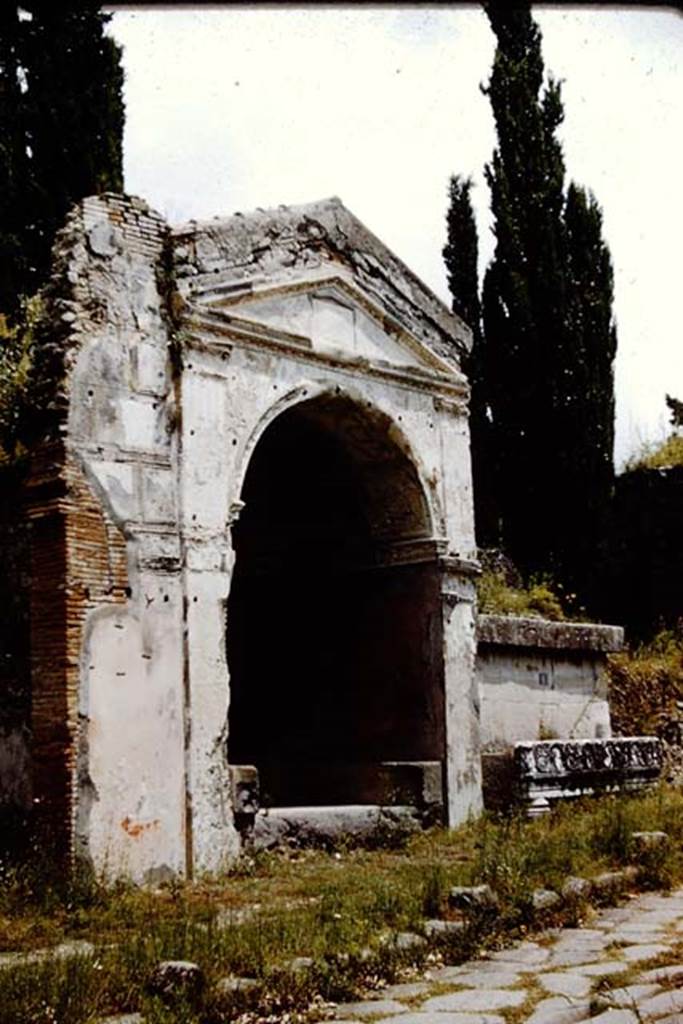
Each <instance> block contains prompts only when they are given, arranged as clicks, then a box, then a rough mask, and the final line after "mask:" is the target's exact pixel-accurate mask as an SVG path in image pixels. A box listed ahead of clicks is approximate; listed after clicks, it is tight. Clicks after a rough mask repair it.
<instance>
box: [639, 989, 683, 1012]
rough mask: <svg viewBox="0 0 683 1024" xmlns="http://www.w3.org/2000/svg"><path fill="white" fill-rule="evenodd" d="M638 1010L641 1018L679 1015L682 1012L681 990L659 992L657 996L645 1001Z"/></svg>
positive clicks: (682, 990)
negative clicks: (647, 1015) (671, 1014)
mask: <svg viewBox="0 0 683 1024" xmlns="http://www.w3.org/2000/svg"><path fill="white" fill-rule="evenodd" d="M638 1009H639V1010H640V1012H641V1013H642V1014H643V1016H645V1014H650V1015H657V1014H664V1013H681V1012H683V989H680V988H678V989H671V990H670V991H669V992H660V993H659V995H656V996H651V997H650V998H649V999H646V1000H645V1001H644V1002H643V1004H642V1005H641V1006H639V1007H638Z"/></svg>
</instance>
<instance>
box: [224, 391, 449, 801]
mask: <svg viewBox="0 0 683 1024" xmlns="http://www.w3.org/2000/svg"><path fill="white" fill-rule="evenodd" d="M311 390H312V389H308V388H302V389H300V391H299V393H298V398H299V400H298V401H294V402H291V401H290V402H288V403H287V404H286V406H285V408H284V409H282V411H280V412H279V413H278V414H277V415H275V416H273V417H270V418H269V421H268V423H267V424H266V425H265V426H264V427H263V429H262V430H260V432H259V434H258V438H257V439H256V441H255V443H254V444H252V445H250V446H249V448H250V457H249V460H248V463H247V466H246V471H245V473H244V477H243V480H242V487H241V500H242V501H243V503H244V506H243V509H242V512H241V515H240V517H239V519H238V521H237V522H236V523H234V524H233V526H232V534H233V546H234V550H235V556H236V558H235V567H234V573H233V579H232V585H231V590H230V596H229V599H228V615H227V654H228V663H229V670H230V690H231V707H230V720H229V735H228V757H229V760H230V762H231V763H232V764H255V765H256V767H257V768H258V769H259V773H260V776H261V781H262V792H263V795H264V797H265V800H266V802H269V803H272V804H276V805H283V804H289V805H292V804H321V803H358V802H375V801H376V800H378V799H380V796H381V794H379V793H378V786H379V782H378V780H379V778H380V777H381V776H382V765H383V764H385V763H387V762H395V761H401V762H403V761H408V762H415V761H425V760H428V761H439V762H441V761H442V760H443V757H444V751H443V747H444V738H443V652H442V636H441V603H440V572H439V564H438V557H437V545H436V544H435V543H434V541H433V538H432V528H433V519H432V511H431V508H430V504H429V501H428V498H427V493H426V490H425V488H424V486H423V484H422V481H421V479H420V475H419V473H418V470H417V468H416V465H415V461H414V460H413V458H412V455H411V452H410V448H409V445H408V442H407V440H406V438H405V436H404V435H403V434H402V432H401V431H400V430H398V429H397V428H396V425H395V424H394V422H393V421H392V420H391V419H390V418H389V417H388V416H387V415H386V414H384V413H383V412H381V411H380V410H378V409H377V408H376V407H374V406H373V405H371V404H370V403H368V402H366V401H364V400H359V399H358V396H355V395H350V394H349V393H348V392H346V391H344V390H342V389H329V388H327V389H324V390H320V391H318V393H317V394H313V395H312V396H311V394H310V391H311ZM304 392H308V394H305V393H304Z"/></svg>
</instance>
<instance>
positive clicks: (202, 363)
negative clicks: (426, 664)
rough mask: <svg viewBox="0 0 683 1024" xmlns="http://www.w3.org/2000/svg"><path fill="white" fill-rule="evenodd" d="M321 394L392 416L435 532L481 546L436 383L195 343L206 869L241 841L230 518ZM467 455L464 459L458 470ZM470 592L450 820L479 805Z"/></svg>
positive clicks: (192, 488) (458, 675)
mask: <svg viewBox="0 0 683 1024" xmlns="http://www.w3.org/2000/svg"><path fill="white" fill-rule="evenodd" d="M337 389H339V392H337ZM325 392H332V393H341V394H345V395H348V396H350V397H351V398H353V399H354V400H355V401H356V402H358V403H360V404H361V405H362V404H368V405H370V406H371V407H372V408H374V409H376V410H379V411H380V412H382V413H384V414H385V415H386V416H388V417H389V418H390V419H391V421H392V422H393V424H394V428H395V431H394V432H395V440H396V441H397V442H398V443H399V444H400V445H402V446H403V447H407V449H408V450H409V454H410V457H411V458H412V460H413V461H414V464H415V466H416V468H417V471H418V474H419V477H420V479H421V480H422V482H423V485H424V487H425V492H426V496H427V500H428V504H429V507H430V513H431V517H432V521H433V535H434V536H435V537H437V538H440V539H443V538H444V537H445V538H446V539H447V541H448V545H447V546H448V547H449V549H450V550H451V551H457V552H459V553H461V554H463V553H465V552H466V553H468V554H470V555H471V554H472V552H473V547H474V535H473V524H472V510H471V484H470V477H469V450H468V437H467V424H466V417H465V412H464V409H460V410H459V411H456V409H455V407H454V406H453V405H452V404H450V405H448V406H442V405H440V403H439V402H438V401H436V402H435V399H434V396H433V394H432V393H431V391H430V390H429V389H428V388H425V387H421V386H420V385H419V384H418V385H417V386H416V387H414V388H410V387H406V386H401V385H399V384H396V383H393V382H390V381H388V380H381V379H377V378H373V377H370V376H369V375H366V374H364V373H362V372H361V373H360V374H359V372H358V369H357V367H354V366H349V367H348V368H346V369H345V368H343V367H339V366H337V367H331V366H328V367H317V366H315V365H306V363H305V362H303V361H300V360H298V359H293V358H289V357H287V356H285V355H283V356H279V355H278V354H277V353H273V352H269V351H267V350H265V349H264V350H260V351H258V350H255V349H249V348H240V347H238V346H237V345H235V346H233V345H231V344H230V343H229V342H228V341H227V340H226V342H225V343H223V344H221V342H220V341H218V340H216V339H215V338H213V339H212V345H211V349H210V350H206V349H200V348H198V347H197V348H194V347H193V348H191V349H189V350H188V351H187V353H186V358H185V367H184V371H183V384H182V393H183V397H182V405H183V419H182V424H183V434H182V476H181V508H182V510H183V511H182V522H183V530H184V531H185V539H184V542H185V544H186V545H187V564H188V566H189V567H191V571H189V572H188V585H187V591H188V595H191V596H190V605H189V608H190V614H189V619H188V647H189V665H190V692H191V694H192V729H191V740H190V748H191V749H190V757H189V772H190V790H191V794H192V808H193V834H194V850H195V866H196V867H198V868H203V869H209V870H214V869H216V867H217V866H219V863H218V862H219V859H220V856H221V855H222V853H223V852H224V851H225V850H228V851H232V850H233V848H234V846H235V844H236V839H234V841H233V840H232V839H231V837H230V826H229V824H228V825H226V817H227V819H228V821H229V813H228V810H227V808H226V806H225V802H226V794H227V783H226V782H225V781H224V779H225V776H224V772H225V752H226V750H227V751H228V753H229V749H230V737H229V735H228V734H227V724H228V723H227V715H228V710H229V683H228V682H227V667H226V663H225V602H226V599H227V596H228V594H229V588H230V575H231V571H232V565H233V559H232V547H231V541H230V529H229V520H230V518H231V516H234V515H235V513H236V510H238V508H239V502H240V499H241V492H242V484H243V481H244V476H245V473H246V470H247V467H248V464H249V459H250V457H251V455H252V454H253V451H254V449H255V446H256V444H257V443H258V440H259V438H260V437H261V436H262V434H263V432H264V430H265V429H266V427H267V426H268V425H269V424H270V423H271V422H272V421H273V420H274V419H275V418H276V417H277V415H279V414H280V413H281V412H284V411H285V410H286V409H287V408H290V407H291V406H292V405H294V404H297V403H298V402H301V401H306V400H308V399H312V398H314V397H316V396H317V395H319V394H322V393H325ZM442 431H444V432H445V433H446V434H447V435H448V436H447V438H446V437H444V436H443V435H442ZM459 460H461V461H462V460H464V461H465V465H464V466H458V467H457V468H456V469H453V463H457V462H458V461H459ZM461 491H462V492H464V493H461ZM195 597H196V599H197V600H196V601H195ZM472 599H473V589H472V588H471V587H469V588H466V595H465V599H464V603H463V604H461V605H459V606H458V607H457V608H456V609H455V610H454V612H453V614H452V615H449V617H448V621H447V623H446V632H447V641H446V644H445V658H446V662H445V667H446V673H447V685H446V690H447V715H448V733H449V748H448V749H449V760H450V762H451V768H450V769H449V780H450V783H451V789H452V800H451V803H452V806H451V820H452V821H453V822H456V821H460V820H462V819H463V818H464V817H466V816H467V814H468V813H470V812H474V811H477V810H478V809H479V808H480V806H481V784H480V770H479V738H478V724H479V723H478V707H477V706H476V694H475V681H474V672H473V663H474V625H473V617H472V604H471V602H472ZM227 628H228V629H229V628H230V626H229V623H228V626H227ZM264 642H267V638H264ZM473 702H475V706H473ZM226 741H227V747H226ZM233 835H234V833H233ZM220 837H222V839H221V838H220Z"/></svg>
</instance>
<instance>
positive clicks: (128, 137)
mask: <svg viewBox="0 0 683 1024" xmlns="http://www.w3.org/2000/svg"><path fill="white" fill-rule="evenodd" d="M110 9H111V10H114V11H115V13H114V18H113V21H112V23H111V31H112V33H113V34H114V36H115V37H116V38H117V39H118V40H119V42H120V43H122V44H123V46H124V66H125V73H126V86H125V90H126V91H125V98H126V133H125V178H126V190H127V191H128V192H131V193H133V194H136V195H140V196H143V197H144V198H146V199H147V200H148V201H149V202H150V204H151V205H152V206H154V207H155V208H156V209H158V210H159V211H160V212H161V213H163V214H164V215H165V216H166V217H168V218H169V219H170V220H171V221H172V222H174V223H176V222H179V221H183V220H187V219H189V218H193V217H194V218H198V219H201V218H210V217H213V216H216V215H218V216H226V215H229V214H231V213H233V212H235V211H237V210H241V211H247V210H251V209H254V208H256V207H259V206H260V207H269V206H277V205H279V204H280V203H301V202H309V201H312V200H315V199H321V198H323V197H325V196H331V195H337V196H339V197H340V198H341V199H342V200H343V202H344V203H345V204H346V206H347V207H348V208H349V209H350V210H351V211H352V212H353V213H355V214H356V215H357V216H358V217H360V219H361V220H362V221H363V222H364V223H365V224H366V225H367V227H369V228H370V229H371V230H372V231H374V232H375V234H377V235H378V236H379V237H380V238H381V239H382V241H384V242H385V243H386V244H387V245H388V246H389V247H390V248H391V249H393V250H394V252H395V253H396V254H397V255H398V256H400V257H401V258H402V259H403V260H404V261H405V262H406V263H408V265H409V266H410V267H411V268H412V269H413V270H414V271H415V272H416V273H417V274H419V276H420V277H422V279H423V280H424V281H425V282H426V283H427V284H428V285H429V286H430V287H431V288H432V289H433V290H434V291H435V292H436V293H437V294H438V295H439V296H440V297H441V298H442V299H443V300H444V301H448V292H447V288H446V279H445V273H444V270H443V264H442V259H441V249H442V247H443V244H444V241H445V221H444V218H445V212H446V191H447V184H448V178H449V175H450V174H452V173H460V174H466V175H471V176H472V177H473V179H474V181H475V189H474V195H473V198H474V201H475V206H476V214H477V220H478V225H479V234H480V250H481V267H480V269H481V270H482V271H483V268H484V267H485V265H486V263H487V262H488V260H489V259H490V257H491V254H492V250H493V237H492V234H491V218H490V214H489V211H488V191H487V187H486V185H485V183H484V179H483V166H484V164H485V162H486V161H487V160H488V159H489V158H490V155H491V151H492V149H493V146H494V143H495V136H494V130H493V122H492V116H491V112H490V107H489V103H488V100H487V99H486V98H485V97H484V96H483V95H482V94H481V92H480V88H479V86H480V83H483V82H486V81H487V80H488V76H489V73H490V68H491V63H492V58H493V51H494V38H493V35H492V33H491V31H490V29H489V26H488V22H487V20H486V17H485V15H484V14H483V13H482V11H481V10H480V9H479V8H478V7H476V6H469V5H467V6H465V5H461V4H457V5H453V6H448V5H439V6H438V7H429V6H425V5H420V6H414V7H413V6H405V5H398V4H388V5H384V6H381V7H379V6H378V7H368V6H356V7H353V6H343V5H339V6H324V7H320V6H317V7H315V6H302V7H296V6H293V5H292V6H290V5H277V6H272V7H266V6H257V5H252V6H244V7H241V6H232V5H231V6H230V7H227V6H225V7H221V6H220V5H216V7H214V8H209V9H207V8H206V7H202V8H201V9H199V8H193V7H192V6H190V5H188V6H187V7H183V8H181V7H178V6H175V7H169V8H165V9H160V8H159V7H156V8H147V9H145V8H144V7H142V6H141V7H139V8H127V9H126V10H117V9H116V8H110ZM534 13H535V16H536V18H537V20H538V22H539V24H540V26H541V30H542V33H543V54H544V59H545V66H546V69H547V70H548V71H551V72H552V73H553V74H554V75H555V76H556V77H559V78H561V79H563V80H564V86H563V99H564V108H565V123H564V125H563V127H562V129H561V138H562V141H563V144H564V151H565V159H566V165H567V173H568V176H570V177H571V178H573V179H575V180H576V181H578V182H580V183H581V184H584V185H586V186H588V187H589V188H591V189H592V190H593V192H594V193H595V195H596V197H597V199H598V201H599V202H600V204H601V205H602V208H603V212H604V223H605V235H606V238H607V240H608V243H609V245H610V249H611V252H612V259H613V262H614V266H615V310H616V316H617V323H618V334H619V350H618V355H617V363H616V386H617V448H616V456H617V463H618V464H620V463H621V462H623V460H624V458H625V457H626V456H627V455H629V454H630V453H631V452H632V451H633V450H634V449H635V448H637V447H638V445H639V444H641V443H642V442H644V441H646V440H657V439H660V438H662V437H664V436H665V435H666V433H667V431H668V416H667V410H666V407H665V403H664V394H665V392H667V391H668V392H669V393H674V394H677V395H678V396H679V397H683V338H682V336H681V335H682V330H681V312H680V293H681V292H682V291H683V282H682V281H681V257H680V250H681V245H682V244H683V242H682V239H683V202H682V201H681V182H682V181H683V131H682V125H683V89H682V88H681V84H682V83H681V60H682V59H683V17H681V15H680V14H678V13H677V12H675V11H673V10H671V9H668V10H667V9H666V8H662V9H657V8H642V9H638V8H623V9H622V8H587V7H585V6H582V7H581V8H578V7H577V8H574V7H566V6H562V7H556V8H552V7H543V6H539V7H535V8H534Z"/></svg>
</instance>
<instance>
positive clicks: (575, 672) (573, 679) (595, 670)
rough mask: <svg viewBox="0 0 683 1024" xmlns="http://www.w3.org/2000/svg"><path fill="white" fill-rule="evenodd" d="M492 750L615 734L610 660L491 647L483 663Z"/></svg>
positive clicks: (484, 713) (484, 710)
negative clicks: (609, 700)
mask: <svg viewBox="0 0 683 1024" xmlns="http://www.w3.org/2000/svg"><path fill="white" fill-rule="evenodd" d="M477 678H478V681H479V692H480V694H481V732H482V743H483V744H484V745H485V746H486V748H487V749H496V748H502V747H506V746H508V745H510V744H512V743H516V742H518V741H522V740H538V739H546V738H551V737H557V738H559V739H595V738H600V737H606V736H610V735H611V727H610V715H609V705H608V703H607V684H606V679H605V675H604V656H601V655H597V656H596V657H590V656H588V655H583V656H582V655H578V654H575V655H569V656H563V653H562V652H561V651H553V652H550V651H549V652H548V653H547V654H546V655H545V656H544V655H543V654H542V653H538V652H535V651H528V650H519V649H517V650H515V649H514V648H502V649H500V650H496V649H495V648H493V649H491V648H487V649H486V651H485V652H482V653H480V654H479V656H478V658H477Z"/></svg>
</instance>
